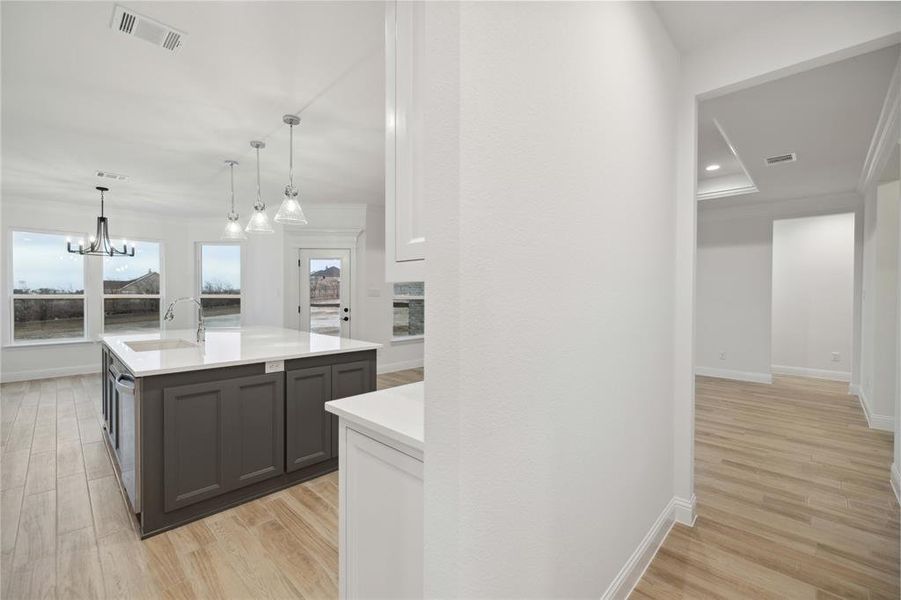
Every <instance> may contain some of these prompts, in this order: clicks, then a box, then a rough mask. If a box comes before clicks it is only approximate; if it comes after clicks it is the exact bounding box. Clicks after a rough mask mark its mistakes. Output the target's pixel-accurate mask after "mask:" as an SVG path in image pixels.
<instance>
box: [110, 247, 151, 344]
mask: <svg viewBox="0 0 901 600" xmlns="http://www.w3.org/2000/svg"><path fill="white" fill-rule="evenodd" d="M159 326H160V245H159V244H158V243H156V242H140V241H139V242H136V243H135V255H134V256H115V257H109V256H104V257H103V330H104V332H105V333H110V332H117V331H131V330H135V329H159Z"/></svg>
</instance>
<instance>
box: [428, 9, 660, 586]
mask: <svg viewBox="0 0 901 600" xmlns="http://www.w3.org/2000/svg"><path fill="white" fill-rule="evenodd" d="M457 11H459V12H457ZM425 12H426V13H427V14H426V17H425V27H426V32H427V33H428V36H427V37H428V38H429V42H428V44H427V45H426V49H425V50H424V52H423V53H422V55H421V56H422V59H423V61H424V62H425V63H426V64H428V65H429V69H430V72H433V73H435V74H436V75H435V77H434V79H431V80H429V81H428V82H426V85H427V87H428V88H429V89H427V90H425V104H426V106H425V113H426V118H424V119H423V122H424V123H426V127H427V129H426V131H425V132H424V133H425V135H426V142H425V144H424V146H425V150H426V156H425V157H424V160H423V163H424V164H425V165H426V167H425V168H426V172H425V173H424V185H425V187H426V190H427V192H428V193H427V198H428V205H427V211H426V213H427V215H426V217H427V237H428V239H429V249H428V260H427V261H426V269H427V280H428V282H429V286H430V287H429V300H430V302H429V305H428V307H427V309H426V310H427V322H428V324H429V327H430V332H429V345H428V351H427V353H426V370H427V372H428V374H429V378H428V379H427V381H426V407H425V408H426V413H425V419H426V421H425V431H426V444H427V447H426V456H427V460H426V463H425V519H426V523H425V528H426V534H425V537H426V556H425V564H426V567H425V569H426V572H425V581H426V584H425V585H426V589H425V595H426V597H524V596H530V597H598V596H601V595H603V594H605V591H606V590H607V589H608V586H609V585H610V584H611V582H613V581H614V579H615V578H616V576H617V574H618V573H619V572H620V570H621V569H622V568H623V567H624V565H625V564H626V562H627V560H628V559H629V558H630V556H631V555H632V553H633V552H634V551H635V550H636V549H637V548H638V547H639V544H640V543H641V542H642V540H643V538H644V536H645V535H647V534H648V533H649V532H650V531H651V530H652V526H653V525H654V524H655V521H656V520H657V519H658V518H659V517H661V515H663V517H664V519H665V518H666V517H667V516H670V517H671V515H672V512H670V511H668V509H669V508H670V507H671V504H670V503H671V502H672V501H673V487H672V476H673V473H672V466H673V463H672V443H673V440H672V431H673V429H672V393H673V389H672V380H671V377H670V375H671V373H672V360H673V354H672V351H673V346H672V335H673V316H672V307H673V296H672V286H673V257H672V248H673V227H672V222H673V189H674V184H675V180H674V161H673V156H674V152H675V128H674V123H675V120H674V119H675V114H674V104H673V102H672V100H673V97H674V91H675V83H676V80H677V76H678V63H677V55H676V52H675V51H674V49H673V47H672V45H671V43H670V41H669V38H668V36H667V34H666V32H665V31H664V30H663V28H662V26H661V24H660V22H659V20H658V18H657V16H656V14H655V13H654V11H653V9H652V8H651V7H650V5H648V4H637V3H635V4H633V3H584V4H583V3H570V4H565V3H564V4H560V3H463V4H460V5H451V6H445V5H443V4H440V3H436V4H434V5H427V10H426V11H425ZM457 18H459V22H457V21H456V19H457ZM457 25H458V30H457V29H455V27H457ZM449 29H450V32H448V30H449ZM457 68H458V69H459V70H458V71H457V70H456V69H457ZM457 74H458V75H459V80H458V81H454V80H453V78H454V77H455V76H456V75H457ZM432 117H434V119H433V118H432ZM664 522H665V521H664ZM652 549H653V546H652ZM625 591H628V586H626V588H625V589H622V588H621V589H620V590H619V592H620V593H623V592H625Z"/></svg>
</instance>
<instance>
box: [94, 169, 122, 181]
mask: <svg viewBox="0 0 901 600" xmlns="http://www.w3.org/2000/svg"><path fill="white" fill-rule="evenodd" d="M97 177H102V178H103V179H112V180H114V181H128V175H119V174H118V173H110V172H109V171H97Z"/></svg>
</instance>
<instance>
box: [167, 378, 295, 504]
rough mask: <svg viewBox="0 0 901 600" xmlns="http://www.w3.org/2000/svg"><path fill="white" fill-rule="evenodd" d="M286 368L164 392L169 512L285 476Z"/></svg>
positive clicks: (168, 389) (169, 389) (174, 388)
mask: <svg viewBox="0 0 901 600" xmlns="http://www.w3.org/2000/svg"><path fill="white" fill-rule="evenodd" d="M283 381H284V380H283V376H282V373H269V374H266V375H251V376H248V377H237V378H234V379H224V380H221V381H211V382H209V383H197V384H191V385H181V386H175V387H167V388H165V389H164V390H163V420H164V427H163V463H164V464H163V473H164V475H163V487H164V497H165V498H164V500H165V502H164V503H165V510H166V512H169V511H172V510H176V509H179V508H182V507H185V506H188V505H190V504H194V503H195V502H200V501H201V500H205V499H207V498H212V497H214V496H218V495H219V494H223V493H225V492H227V491H229V490H233V489H236V488H239V487H243V486H245V485H250V484H252V483H256V482H258V481H262V480H264V479H269V478H270V477H275V476H277V475H281V474H282V473H284V470H285V463H284V460H285V459H284V456H285V455H284V451H283V448H284V384H283Z"/></svg>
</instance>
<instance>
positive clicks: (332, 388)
mask: <svg viewBox="0 0 901 600" xmlns="http://www.w3.org/2000/svg"><path fill="white" fill-rule="evenodd" d="M286 376H287V395H286V406H285V419H286V423H287V427H286V454H287V470H288V471H293V470H296V469H300V468H303V467H307V466H310V465H314V464H316V463H319V462H322V461H324V460H328V459H330V458H337V456H338V418H337V417H336V416H335V415H332V414H329V413H328V412H326V410H325V403H326V402H328V401H329V400H336V399H338V398H346V397H347V396H355V395H357V394H365V393H366V392H371V391H372V390H373V388H374V386H373V379H372V377H373V375H372V363H371V362H370V361H368V360H360V361H354V362H347V363H341V364H336V365H323V366H319V367H308V368H305V369H295V370H289V371H288V372H287V374H286Z"/></svg>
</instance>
